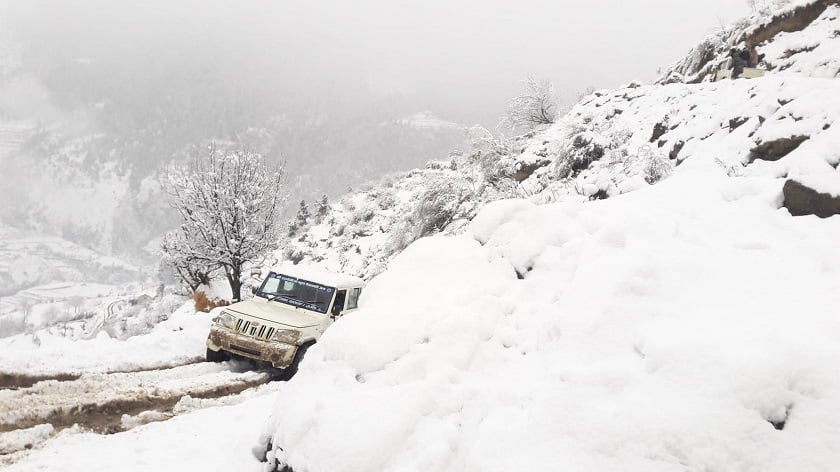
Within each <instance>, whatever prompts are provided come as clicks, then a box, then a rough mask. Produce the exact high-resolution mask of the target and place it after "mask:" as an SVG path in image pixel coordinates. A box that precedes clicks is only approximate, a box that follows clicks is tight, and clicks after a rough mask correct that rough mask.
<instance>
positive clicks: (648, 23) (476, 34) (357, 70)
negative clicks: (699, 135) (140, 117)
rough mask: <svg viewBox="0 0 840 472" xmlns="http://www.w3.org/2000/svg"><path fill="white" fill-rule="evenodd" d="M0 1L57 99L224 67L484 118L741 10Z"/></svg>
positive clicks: (268, 83)
mask: <svg viewBox="0 0 840 472" xmlns="http://www.w3.org/2000/svg"><path fill="white" fill-rule="evenodd" d="M5 3H6V5H5V6H6V7H7V8H6V12H7V13H6V18H5V19H4V20H5V21H4V23H6V24H7V25H9V26H10V27H11V28H12V34H13V35H14V37H15V38H16V40H18V41H20V42H21V44H22V45H23V47H24V57H23V61H24V64H25V67H27V68H30V69H31V70H33V71H35V73H36V74H40V75H41V76H43V77H46V78H45V79H44V80H46V81H47V82H48V83H47V86H48V88H51V89H54V88H62V87H63V88H64V90H61V93H56V95H58V96H61V97H63V99H64V100H69V101H73V100H74V99H75V100H81V101H83V100H88V99H89V100H93V99H95V97H88V96H85V94H86V93H87V94H89V93H91V92H89V91H83V90H79V91H77V90H73V88H74V87H77V88H80V89H81V88H82V87H81V86H79V85H78V84H62V83H61V80H60V79H61V77H62V76H63V74H65V73H64V71H63V69H62V67H65V68H66V67H70V66H73V67H78V66H79V65H84V64H91V63H95V64H96V65H97V69H96V70H97V74H102V73H108V74H112V75H114V76H117V77H125V82H126V86H131V87H142V84H143V82H144V81H145V80H158V81H166V80H171V81H173V82H177V81H181V82H184V83H189V82H190V81H196V80H200V79H201V71H202V70H204V71H207V70H210V69H213V70H219V69H221V70H224V74H223V76H224V77H225V80H224V83H223V84H221V85H220V86H223V87H228V88H234V89H235V88H241V89H242V90H241V93H243V94H257V95H266V96H267V97H268V96H272V97H274V96H277V95H283V96H289V97H301V96H318V95H321V94H323V93H327V94H328V95H332V96H341V95H342V94H346V95H349V96H350V97H349V98H352V95H354V94H357V95H359V96H364V94H365V93H373V94H376V95H382V96H390V95H393V96H399V97H403V98H404V99H405V100H407V101H408V102H410V103H411V104H412V106H413V107H415V108H417V109H418V111H419V110H426V109H428V110H432V111H434V112H436V113H438V114H439V115H442V116H444V117H445V118H448V119H452V120H456V121H459V122H462V123H465V124H472V123H482V124H484V125H486V126H493V125H495V122H496V119H497V118H498V116H499V114H500V113H501V112H502V110H503V109H504V104H505V101H506V99H507V98H508V97H510V96H512V95H514V94H516V93H517V92H518V91H519V90H520V88H521V80H522V79H523V78H524V77H525V76H526V75H532V76H535V77H537V78H550V79H551V80H552V81H553V82H554V83H555V86H556V89H557V90H558V92H559V93H560V95H561V98H563V99H564V101H565V102H567V103H571V102H572V101H573V100H574V99H575V97H576V96H577V94H578V93H579V92H580V91H581V90H583V89H584V88H586V87H589V86H592V87H596V88H606V87H615V86H618V85H621V84H623V83H626V82H628V81H630V80H632V79H641V80H644V81H650V80H652V79H653V78H654V77H655V76H656V71H657V68H659V67H664V66H667V65H668V64H669V63H670V62H672V61H674V60H676V59H677V58H679V57H680V56H681V55H684V54H685V53H686V52H687V51H688V49H689V48H690V47H691V46H693V45H694V44H696V43H697V42H698V41H700V40H701V39H702V38H703V37H704V36H705V35H706V34H708V33H710V32H711V31H713V30H714V29H715V28H716V27H719V26H720V25H721V24H722V22H724V21H731V20H734V19H735V18H737V17H739V16H742V15H744V14H746V13H747V12H748V8H747V5H746V2H743V1H740V0H707V1H703V2H700V1H674V0H634V1H623V0H594V1H570V0H557V1H546V0H524V1H523V0H520V1H515V2H514V1H498V0H492V1H483V2H480V1H475V0H466V1H441V0H426V1H422V2H421V1H412V2H400V1H388V0H356V1H345V2H339V1H325V0H314V1H299V0H292V1H268V0H246V1H221V0H212V1H208V0H200V1H198V0H184V1H161V0H153V1H145V0H144V1H139V0H120V1H114V0H84V1H43V0H34V1H33V0H14V1H12V0H6V2H5ZM181 69H189V70H190V71H191V72H189V73H183V72H182V71H181ZM150 77H151V78H150ZM90 80H92V81H94V82H95V80H96V78H95V77H94V78H91V79H90ZM182 85H183V84H182ZM158 98H161V99H163V98H164V97H158ZM275 98H276V97H274V98H272V99H275ZM148 99H150V100H154V99H155V97H148ZM63 105H65V106H71V105H72V104H67V103H65V104H63ZM359 106H364V105H363V104H359Z"/></svg>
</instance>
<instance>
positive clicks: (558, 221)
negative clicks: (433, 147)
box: [273, 164, 840, 471]
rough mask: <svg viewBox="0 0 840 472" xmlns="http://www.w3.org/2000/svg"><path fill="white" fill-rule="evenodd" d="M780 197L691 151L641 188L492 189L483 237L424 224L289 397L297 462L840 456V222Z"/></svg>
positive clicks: (689, 464)
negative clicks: (614, 191)
mask: <svg viewBox="0 0 840 472" xmlns="http://www.w3.org/2000/svg"><path fill="white" fill-rule="evenodd" d="M778 193H779V184H778V182H775V181H771V180H766V179H753V178H741V179H731V178H728V177H727V176H726V175H725V174H724V173H723V171H721V170H720V169H718V168H714V167H711V168H710V166H699V165H698V166H692V165H689V164H686V166H685V168H684V169H680V172H678V173H677V175H675V176H674V177H672V178H671V179H669V180H668V181H666V182H664V183H662V184H660V185H659V186H657V187H654V188H651V189H648V190H644V191H639V192H637V193H634V194H630V195H627V196H624V197H622V198H615V199H609V200H605V201H602V202H594V203H586V204H581V203H565V204H554V205H546V206H541V207H528V206H525V205H522V204H520V203H515V202H508V201H506V202H499V203H496V204H492V205H490V206H488V207H487V208H485V210H484V211H482V212H481V214H480V215H479V216H478V217H477V218H476V220H475V221H474V223H473V226H472V228H471V233H472V234H470V235H464V236H459V237H454V238H444V237H435V238H427V239H424V240H421V241H418V242H417V243H415V244H414V245H412V246H411V247H410V248H409V249H408V250H406V251H405V252H403V253H402V254H401V255H400V256H398V257H397V258H396V259H395V260H394V262H393V263H392V265H391V267H390V268H389V269H388V270H387V271H386V272H385V273H383V274H382V275H381V276H379V277H377V278H376V279H374V281H373V282H372V283H371V284H370V286H369V287H368V289H367V293H366V294H365V295H364V300H363V310H362V311H360V312H359V313H357V314H356V315H355V316H354V317H353V318H352V319H350V318H348V319H343V320H341V321H340V322H338V323H336V325H335V326H334V327H332V328H331V329H330V331H328V332H327V333H326V334H325V335H324V337H323V338H322V340H321V343H319V344H318V345H317V346H316V347H315V348H313V349H311V350H310V351H309V354H308V357H307V358H306V360H305V362H304V364H303V366H302V369H301V371H300V373H299V374H298V376H297V377H296V378H295V379H294V380H293V381H292V382H290V383H289V385H288V387H287V388H286V389H285V390H283V391H282V392H281V393H280V396H279V400H278V403H277V409H276V411H275V414H274V419H273V421H274V424H275V425H276V426H277V428H278V429H277V431H276V434H275V436H274V444H276V445H277V446H279V447H281V448H282V450H277V457H278V459H279V460H280V461H281V462H282V463H288V464H289V465H290V466H291V467H293V468H294V470H296V471H322V470H323V471H360V470H481V471H493V470H499V471H501V470H559V469H561V468H570V467H571V468H574V469H575V470H617V469H621V470H645V471H650V470H685V469H690V470H715V469H725V470H733V469H734V470H780V471H781V470H827V469H829V468H830V466H831V465H832V464H835V465H836V464H838V463H840V453H838V451H837V450H836V448H834V447H833V445H834V444H836V443H837V441H838V440H840V414H838V411H840V388H838V387H840V385H838V377H837V375H836V366H837V365H838V362H840V347H838V346H837V343H836V341H835V340H836V339H837V336H840V320H838V319H837V317H836V310H835V307H837V306H840V305H838V304H840V290H838V288H840V271H838V269H837V268H838V267H840V246H838V240H837V235H840V219H838V218H830V219H825V220H820V219H817V218H816V217H802V218H796V219H794V218H791V217H790V216H789V215H788V214H787V212H786V211H784V210H777V209H776V207H777V201H776V200H777V198H778ZM517 272H519V273H520V274H522V276H523V277H524V278H522V279H519V278H517ZM777 428H779V429H777ZM782 428H783V429H782Z"/></svg>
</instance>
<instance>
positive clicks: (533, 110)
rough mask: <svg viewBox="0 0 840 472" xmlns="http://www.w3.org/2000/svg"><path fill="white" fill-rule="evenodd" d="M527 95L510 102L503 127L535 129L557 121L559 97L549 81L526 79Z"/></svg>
mask: <svg viewBox="0 0 840 472" xmlns="http://www.w3.org/2000/svg"><path fill="white" fill-rule="evenodd" d="M524 83H525V88H526V90H525V93H523V94H522V95H519V96H517V97H514V98H512V99H510V100H509V101H508V107H507V112H506V113H505V115H504V116H503V117H502V120H501V123H500V124H501V126H502V127H505V128H509V129H517V128H527V129H534V128H536V127H538V126H541V125H550V124H551V123H554V121H555V120H556V119H557V97H556V95H555V94H554V85H552V83H551V82H550V81H548V80H536V79H534V78H533V77H528V78H527V79H525V82H524Z"/></svg>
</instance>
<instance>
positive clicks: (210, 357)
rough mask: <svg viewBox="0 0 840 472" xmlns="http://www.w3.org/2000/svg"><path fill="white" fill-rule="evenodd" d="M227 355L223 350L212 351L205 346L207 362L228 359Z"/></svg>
mask: <svg viewBox="0 0 840 472" xmlns="http://www.w3.org/2000/svg"><path fill="white" fill-rule="evenodd" d="M228 359H229V357H228V355H227V353H225V351H214V350H212V349H210V348H209V347H208V348H207V362H222V361H226V360H228Z"/></svg>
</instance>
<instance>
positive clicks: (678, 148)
mask: <svg viewBox="0 0 840 472" xmlns="http://www.w3.org/2000/svg"><path fill="white" fill-rule="evenodd" d="M683 146H685V141H679V142H677V143H676V144H674V147H673V149H671V152H670V153H668V158H669V159H671V160H674V159H676V158H678V157H679V156H680V151H682V148H683Z"/></svg>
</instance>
